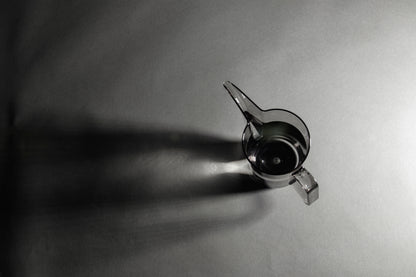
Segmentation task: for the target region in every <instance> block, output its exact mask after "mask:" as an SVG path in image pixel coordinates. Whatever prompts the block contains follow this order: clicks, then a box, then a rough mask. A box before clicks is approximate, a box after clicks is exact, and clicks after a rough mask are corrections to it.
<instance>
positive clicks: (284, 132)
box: [246, 122, 306, 175]
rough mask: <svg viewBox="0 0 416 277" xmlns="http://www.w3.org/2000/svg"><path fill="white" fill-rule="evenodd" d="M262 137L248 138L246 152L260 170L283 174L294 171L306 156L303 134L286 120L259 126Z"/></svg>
mask: <svg viewBox="0 0 416 277" xmlns="http://www.w3.org/2000/svg"><path fill="white" fill-rule="evenodd" d="M258 131H259V133H260V135H261V136H260V137H258V138H257V139H254V138H253V137H252V136H251V137H250V138H249V139H248V142H247V146H246V154H247V156H248V158H249V161H250V162H251V164H252V165H253V166H254V167H255V168H256V169H257V170H259V171H261V172H264V173H267V174H271V175H282V174H287V173H290V172H292V171H293V170H294V169H295V168H296V167H297V166H298V165H299V164H300V163H302V162H303V160H304V157H305V154H306V153H305V150H304V149H306V144H305V140H304V138H303V136H302V134H301V133H300V132H299V131H298V130H297V129H296V128H295V127H293V126H292V125H290V124H287V123H284V122H270V123H266V124H263V125H262V126H261V127H260V128H258Z"/></svg>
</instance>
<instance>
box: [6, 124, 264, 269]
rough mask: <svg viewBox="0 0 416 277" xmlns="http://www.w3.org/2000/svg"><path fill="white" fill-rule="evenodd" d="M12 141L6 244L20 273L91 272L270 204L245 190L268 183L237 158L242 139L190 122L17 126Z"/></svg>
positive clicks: (241, 219) (246, 218)
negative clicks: (155, 126)
mask: <svg viewBox="0 0 416 277" xmlns="http://www.w3.org/2000/svg"><path fill="white" fill-rule="evenodd" d="M14 148H15V149H14V153H15V159H14V160H15V164H14V171H15V172H16V173H15V174H14V176H15V180H14V186H15V189H14V199H12V200H11V201H12V202H13V206H14V209H13V218H15V220H14V224H13V225H12V229H13V230H12V233H14V236H13V238H12V239H11V240H10V242H9V248H11V249H12V248H13V251H11V252H13V253H12V254H13V257H14V259H13V265H12V269H13V270H12V271H13V272H15V273H16V275H18V274H19V273H22V272H21V271H19V270H22V268H31V270H34V272H38V273H39V274H40V275H45V276H48V275H57V274H58V275H60V276H62V275H72V274H74V273H75V274H76V273H77V272H86V271H87V272H88V270H92V268H96V267H100V266H102V265H103V264H106V263H108V262H109V261H110V260H111V261H113V260H115V259H116V260H117V259H118V260H120V259H121V261H119V263H121V262H122V259H124V258H126V257H130V256H135V255H136V256H137V255H138V254H139V253H145V252H146V251H147V250H150V249H152V248H160V247H165V246H166V245H169V244H173V243H177V242H178V241H184V240H188V239H189V238H192V237H195V236H200V235H202V234H204V233H209V232H213V231H218V230H221V229H224V228H233V227H236V226H241V225H245V224H250V222H252V221H255V220H258V219H259V218H261V217H262V216H264V214H265V213H267V211H268V210H269V203H268V201H267V199H266V198H265V196H264V194H244V195H243V193H247V192H256V191H259V190H262V189H265V187H264V185H262V184H261V183H258V182H255V180H253V179H252V178H251V177H250V176H249V175H247V170H248V169H247V167H246V165H247V164H246V163H245V161H242V162H239V161H240V160H243V156H242V153H241V145H240V142H235V141H227V140H223V139H218V138H215V137H212V136H206V135H200V134H195V133H189V132H165V131H160V130H159V131H131V130H89V131H76V132H63V131H57V130H53V129H44V128H43V129H37V130H34V129H32V130H19V131H16V132H14ZM236 195H239V197H237V198H236V197H235V196H236ZM241 206H244V207H245V208H243V209H242V208H241ZM51 248H52V250H51ZM34 249H35V250H36V251H35V252H36V255H34V256H29V257H27V255H26V256H25V259H23V258H22V253H27V252H29V253H30V252H32V253H33V252H34ZM138 262H139V263H140V260H139V261H138ZM22 265H23V266H22ZM94 272H96V271H94ZM101 273H102V272H101ZM91 274H92V275H94V274H93V273H91ZM35 275H36V274H35Z"/></svg>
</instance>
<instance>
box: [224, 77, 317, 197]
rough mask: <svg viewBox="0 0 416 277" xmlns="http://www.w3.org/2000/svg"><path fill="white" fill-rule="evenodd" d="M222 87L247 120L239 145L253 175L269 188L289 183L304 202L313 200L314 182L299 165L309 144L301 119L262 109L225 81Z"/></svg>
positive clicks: (307, 132)
mask: <svg viewBox="0 0 416 277" xmlns="http://www.w3.org/2000/svg"><path fill="white" fill-rule="evenodd" d="M224 87H225V89H226V90H227V91H228V92H229V94H230V95H231V97H232V98H233V100H234V101H235V103H236V104H237V106H238V107H239V108H240V110H241V112H242V113H243V115H244V117H245V118H246V120H247V125H246V127H245V129H244V132H243V136H242V146H243V152H244V154H245V156H246V158H247V160H248V162H249V163H250V165H251V168H252V169H253V173H254V175H255V176H257V177H258V178H259V179H260V180H262V181H263V182H265V183H266V184H267V185H268V186H269V187H271V188H279V187H285V186H287V185H292V186H293V187H294V188H295V189H296V191H297V192H298V193H299V194H300V196H301V197H302V198H303V200H304V202H305V203H306V204H308V205H310V204H311V203H312V202H314V201H315V200H317V199H318V197H319V186H318V183H317V182H316V180H315V178H314V177H313V176H312V175H311V174H310V173H309V171H307V170H306V169H305V168H304V167H303V166H302V165H303V163H304V161H305V160H306V158H307V156H308V153H309V149H310V145H311V139H310V134H309V130H308V128H307V127H306V124H305V123H304V122H303V120H302V119H301V118H300V117H299V116H297V115H296V114H294V113H292V112H290V111H287V110H283V109H270V110H262V109H261V108H259V107H258V106H257V105H256V104H255V103H254V102H253V101H252V100H251V99H250V98H248V97H247V96H246V95H245V94H244V93H243V92H242V91H241V90H240V89H239V88H238V87H237V86H235V85H234V84H233V83H231V82H229V81H227V82H225V83H224Z"/></svg>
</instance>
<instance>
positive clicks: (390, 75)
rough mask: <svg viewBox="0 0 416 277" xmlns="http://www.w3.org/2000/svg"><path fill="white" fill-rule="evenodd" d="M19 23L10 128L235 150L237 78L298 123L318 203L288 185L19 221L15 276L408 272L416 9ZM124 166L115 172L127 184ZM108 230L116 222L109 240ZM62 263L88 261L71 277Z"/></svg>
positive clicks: (330, 6)
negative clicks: (199, 137)
mask: <svg viewBox="0 0 416 277" xmlns="http://www.w3.org/2000/svg"><path fill="white" fill-rule="evenodd" d="M21 13H22V15H23V16H22V19H21V21H20V22H19V24H20V25H19V33H18V35H17V37H16V41H17V42H16V56H17V67H18V69H19V72H18V74H17V75H16V87H17V92H16V103H17V107H16V111H17V117H16V126H17V128H19V129H22V130H24V129H25V128H29V127H30V128H35V127H43V126H48V127H49V126H51V125H52V126H55V127H57V128H62V129H65V130H74V129H77V128H89V126H90V125H91V126H92V127H94V128H97V126H98V127H100V128H107V129H111V128H115V126H116V127H117V128H118V127H120V126H123V127H124V128H132V129H140V130H141V129H143V128H147V127H148V126H153V127H154V126H157V127H158V128H159V129H160V128H161V129H164V130H166V131H176V130H181V131H183V130H186V131H192V132H200V133H203V134H210V135H212V136H215V137H219V138H222V139H227V140H234V141H238V140H239V139H240V136H241V133H242V131H243V128H244V120H243V117H242V116H241V114H240V112H239V110H238V108H237V107H236V106H235V104H234V103H233V102H232V100H231V99H230V98H229V96H228V95H227V94H226V91H225V90H224V89H223V88H222V82H223V81H225V80H231V81H232V82H234V83H235V84H236V85H237V86H238V87H240V88H241V89H242V90H243V91H245V92H246V93H247V95H248V96H250V97H251V98H252V99H253V100H254V101H255V102H256V103H257V104H258V105H259V106H261V107H262V108H265V109H267V108H284V109H288V110H290V111H293V112H295V113H297V114H298V115H299V116H300V117H301V118H302V119H304V121H305V122H306V124H307V125H308V127H309V130H310V132H311V137H312V146H311V152H310V154H309V157H308V159H307V161H306V162H305V167H306V168H308V170H310V172H311V173H312V174H313V175H314V176H315V177H316V178H317V180H318V181H319V184H320V199H319V200H318V201H317V202H315V203H314V204H313V205H311V206H309V207H308V206H305V205H304V204H303V202H302V200H301V199H300V198H299V197H298V196H297V195H296V193H295V191H294V190H293V189H291V188H290V187H288V188H284V189H276V190H266V191H261V192H257V193H252V194H244V195H229V196H223V197H220V198H215V199H211V200H209V201H205V200H198V202H197V204H195V203H193V202H192V203H193V204H192V205H191V204H189V203H188V204H183V203H182V202H178V203H176V202H174V203H168V204H165V205H162V206H160V207H159V206H157V205H154V206H151V207H150V208H148V209H147V210H146V209H145V208H141V209H139V208H137V207H135V206H132V207H130V209H128V208H126V209H124V210H111V212H110V213H109V214H107V215H105V214H101V213H98V212H92V213H91V214H86V215H85V216H86V218H87V219H86V220H85V221H82V222H81V223H80V222H78V221H77V217H76V216H73V217H71V216H69V217H68V218H53V217H46V216H42V215H37V216H35V217H34V218H24V219H22V223H21V225H22V226H23V227H24V228H22V229H21V230H20V232H19V233H17V235H16V250H15V252H16V253H15V255H16V257H18V258H17V259H18V260H19V261H20V262H22V264H21V265H20V266H19V268H18V270H19V271H18V272H19V273H20V275H19V276H58V275H59V276H73V275H77V276H114V275H117V276H130V275H134V274H139V275H140V276H394V275H396V276H415V275H416V264H415V263H414V257H415V256H416V217H415V216H414V214H415V211H416V201H415V200H416V186H415V184H414V177H413V174H415V168H416V162H415V159H414V157H415V156H416V146H415V142H414V136H415V134H416V94H415V91H416V17H415V16H414V15H415V14H416V4H415V2H414V1H348V2H345V1H255V2H254V1H181V2H178V1H152V2H151V3H147V2H143V1H142V2H134V1H126V2H122V3H115V2H114V1H95V2H94V1H88V3H84V2H79V3H75V2H74V3H59V4H58V3H55V2H54V1H30V2H28V3H26V4H24V5H22V7H21ZM86 119H88V121H86ZM80 126H81V127H80ZM175 155H176V154H172V157H173V158H172V157H170V158H168V159H170V162H171V163H174V162H175V161H176V160H177V158H175ZM185 159H186V157H185ZM118 161H119V160H117V161H112V162H110V164H109V165H108V168H109V170H111V168H112V167H113V166H119V167H120V168H118V171H117V172H121V171H123V170H125V171H126V172H124V174H127V175H128V174H134V173H131V172H134V170H135V168H134V164H129V165H128V168H126V169H123V168H124V164H123V163H118ZM220 164H222V165H224V164H225V162H222V161H221V162H220ZM176 166H178V165H176ZM194 166H195V165H194ZM106 168H107V167H106ZM191 168H192V167H191ZM210 170H212V168H211V169H210ZM225 171H226V170H225ZM192 172H193V173H195V172H198V171H194V170H193V171H192ZM31 174H34V173H31V172H26V173H25V174H23V176H26V177H25V178H27V179H28V180H30V178H31ZM107 174H108V173H107ZM108 175H109V176H111V174H108ZM162 177H163V176H162ZM162 177H161V176H155V178H161V180H164V179H163V178H162ZM191 177H192V176H191ZM137 182H138V183H140V180H138V181H137ZM29 185H30V182H29V183H28V184H26V186H29ZM191 198H192V197H191ZM181 203H182V204H181ZM258 203H260V204H258ZM264 203H267V204H264ZM253 207H254V208H253ZM259 207H260V208H259ZM143 209H144V210H143ZM252 209H254V210H256V209H259V211H257V210H256V211H257V213H259V214H260V215H259V216H258V217H257V213H253V214H255V215H256V216H255V218H253V216H250V217H249V218H250V220H247V222H244V223H241V222H240V221H239V218H241V217H244V216H245V215H246V214H251V213H252ZM247 211H248V212H247ZM207 215H209V216H208V218H211V219H206V220H205V221H202V222H200V224H201V225H200V226H199V225H198V226H195V225H192V224H191V226H189V225H186V224H187V223H189V222H191V221H192V220H190V218H191V219H195V218H207V217H206V216H207ZM106 218H107V219H108V218H111V219H113V220H114V219H115V218H118V219H117V221H115V222H113V224H114V226H113V227H112V228H113V229H111V228H110V230H108V229H106V230H105V231H103V230H102V229H101V228H104V223H103V222H104V221H105V220H106ZM212 218H213V219H212ZM210 220H212V221H215V222H214V224H211V225H210ZM170 221H172V222H176V224H177V225H175V227H170V228H172V232H169V227H163V228H166V229H163V230H162V227H160V228H161V229H160V230H159V231H160V234H159V235H158V233H156V234H153V235H152V236H151V237H152V238H153V240H155V241H157V240H158V239H162V240H169V244H166V245H165V244H161V243H157V242H155V243H154V247H152V245H153V244H152V242H147V241H146V242H142V241H139V242H137V239H138V238H137V237H135V233H134V229H135V228H136V229H139V230H144V229H146V228H147V227H146V226H148V225H149V226H151V225H152V224H156V225H157V224H159V223H166V222H170ZM228 221H229V222H230V225H227V222H228ZM94 222H95V223H94ZM155 222H156V223H155ZM236 222H238V223H236ZM76 224H86V226H87V227H86V228H85V229H82V228H80V229H77V227H76V226H75V227H71V228H72V229H71V228H69V227H68V226H73V225H76ZM181 224H184V226H185V227H183V228H182V227H178V226H179V225H181ZM161 226H165V225H163V224H162V225H161ZM166 226H171V225H166ZM145 227H146V228H145ZM188 227H189V229H190V230H194V232H193V234H192V236H187V235H186V233H187V228H188ZM66 228H69V229H66ZM178 228H179V229H178ZM68 230H69V231H68ZM195 230H197V231H195ZM204 230H205V231H204ZM84 232H85V233H84ZM94 232H96V233H98V235H97V236H94V235H93V233H94ZM166 236H167V237H168V239H167V238H166ZM175 236H177V237H175ZM176 238H177V239H176ZM120 244H121V245H122V246H123V247H125V249H124V248H123V247H121V246H120ZM81 245H82V246H81ZM128 245H133V246H131V247H130V248H129V246H128ZM143 245H145V246H143ZM134 247H138V248H140V247H143V248H144V250H143V251H135V250H137V249H133V248H134ZM112 248H116V249H117V252H116V253H117V254H114V255H111V253H112V252H111V251H112ZM97 249H98V250H99V251H97ZM123 249H124V250H123ZM62 251H67V252H66V253H68V256H71V255H73V256H74V257H75V256H77V255H80V253H82V255H83V256H82V257H81V258H73V260H70V261H68V264H66V263H65V261H62V260H59V261H57V259H56V253H61V252H62ZM101 252H104V253H105V254H100V253H101ZM54 257H55V258H54ZM64 257H67V256H64ZM65 265H66V266H65Z"/></svg>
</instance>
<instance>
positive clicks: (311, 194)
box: [290, 167, 319, 205]
mask: <svg viewBox="0 0 416 277" xmlns="http://www.w3.org/2000/svg"><path fill="white" fill-rule="evenodd" d="M293 177H294V180H292V182H291V183H290V184H291V185H292V186H293V187H294V188H295V190H296V191H297V193H298V194H299V195H300V197H302V198H303V201H304V202H305V204H306V205H310V204H312V203H313V202H314V201H316V200H317V199H318V198H319V186H318V182H317V181H316V180H315V178H314V177H313V176H312V174H310V173H309V171H307V170H306V168H304V167H302V168H301V169H300V170H299V171H297V172H296V173H294V174H293Z"/></svg>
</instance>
